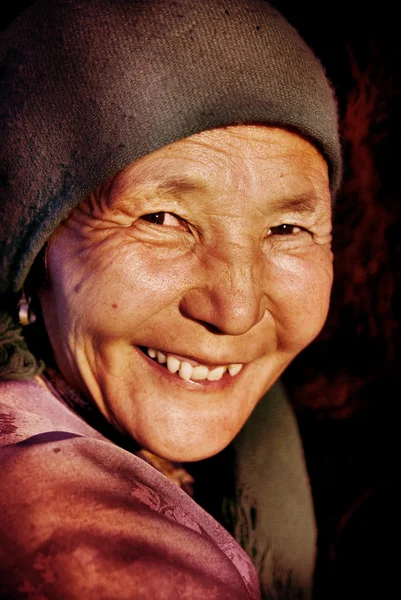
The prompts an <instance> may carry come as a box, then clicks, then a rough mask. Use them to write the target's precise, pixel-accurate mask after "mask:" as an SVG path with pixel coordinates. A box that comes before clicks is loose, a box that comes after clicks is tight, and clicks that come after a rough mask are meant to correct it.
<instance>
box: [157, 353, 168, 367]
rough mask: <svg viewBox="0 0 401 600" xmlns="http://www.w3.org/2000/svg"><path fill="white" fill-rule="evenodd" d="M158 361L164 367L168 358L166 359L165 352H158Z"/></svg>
mask: <svg viewBox="0 0 401 600" xmlns="http://www.w3.org/2000/svg"><path fill="white" fill-rule="evenodd" d="M157 360H158V362H159V363H160V364H161V365H163V364H164V363H165V362H166V361H167V357H166V355H165V354H163V352H160V351H159V350H158V352H157Z"/></svg>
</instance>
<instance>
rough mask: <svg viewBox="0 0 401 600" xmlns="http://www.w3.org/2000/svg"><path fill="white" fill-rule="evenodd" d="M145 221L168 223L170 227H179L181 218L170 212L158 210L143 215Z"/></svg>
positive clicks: (155, 223)
mask: <svg viewBox="0 0 401 600" xmlns="http://www.w3.org/2000/svg"><path fill="white" fill-rule="evenodd" d="M141 219H142V220H143V221H147V222H148V223H152V224H153V225H167V226H169V227H179V226H180V225H181V223H180V220H179V219H178V218H177V217H175V216H174V215H172V214H171V213H168V212H156V213H150V214H148V215H143V216H142V217H141Z"/></svg>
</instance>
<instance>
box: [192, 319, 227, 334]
mask: <svg viewBox="0 0 401 600" xmlns="http://www.w3.org/2000/svg"><path fill="white" fill-rule="evenodd" d="M193 320H194V321H195V322H196V323H199V325H202V327H204V329H206V331H209V332H210V333H214V334H215V335H223V332H222V331H221V330H220V329H219V328H218V327H216V326H215V325H212V323H208V322H207V321H201V320H200V319H193Z"/></svg>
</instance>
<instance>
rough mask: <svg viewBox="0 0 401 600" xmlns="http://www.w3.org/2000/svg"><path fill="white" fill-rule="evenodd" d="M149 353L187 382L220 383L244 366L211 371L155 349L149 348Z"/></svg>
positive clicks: (236, 365) (216, 368)
mask: <svg viewBox="0 0 401 600" xmlns="http://www.w3.org/2000/svg"><path fill="white" fill-rule="evenodd" d="M147 352H148V355H149V356H150V358H156V359H157V361H158V362H159V363H160V364H161V365H164V364H166V363H167V364H166V366H167V369H168V370H169V372H170V373H177V375H179V377H181V379H184V380H185V381H189V380H192V381H203V380H204V379H207V380H208V381H219V380H220V379H221V378H222V377H223V375H224V373H225V372H226V371H228V372H229V374H230V375H231V377H234V376H235V375H237V374H238V373H239V372H240V371H241V369H242V367H243V366H244V365H243V364H240V363H235V364H231V365H227V366H221V367H215V368H214V369H209V368H208V367H206V366H205V365H197V366H196V367H193V366H192V365H191V364H190V363H188V362H185V361H182V362H181V361H179V360H178V359H177V358H175V356H170V355H168V354H167V355H166V354H164V353H163V352H161V351H160V350H156V349H155V348H148V350H147Z"/></svg>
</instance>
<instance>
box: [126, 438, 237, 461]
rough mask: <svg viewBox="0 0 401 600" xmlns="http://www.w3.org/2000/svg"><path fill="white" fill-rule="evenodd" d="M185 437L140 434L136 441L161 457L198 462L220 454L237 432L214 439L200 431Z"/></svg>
mask: <svg viewBox="0 0 401 600" xmlns="http://www.w3.org/2000/svg"><path fill="white" fill-rule="evenodd" d="M184 437H185V438H186V439H179V438H177V437H175V438H173V437H170V438H169V437H164V438H163V439H161V438H160V439H159V438H156V439H155V436H154V435H153V436H152V437H151V439H146V437H144V438H142V439H138V438H139V436H136V441H137V442H138V443H139V444H140V445H141V446H142V447H143V448H145V449H146V450H149V452H152V453H153V454H156V455H157V456H160V457H161V458H165V459H167V460H171V461H173V462H183V463H184V462H197V461H199V460H204V459H206V458H210V457H211V456H214V455H215V454H218V453H219V452H221V451H222V450H224V448H226V447H227V446H228V445H229V443H230V442H231V441H232V440H233V439H234V437H235V434H233V435H225V436H224V437H223V436H218V437H217V436H216V437H215V438H214V439H205V438H206V437H208V436H206V435H205V433H204V432H199V434H198V435H196V434H195V435H194V436H192V439H189V436H184Z"/></svg>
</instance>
